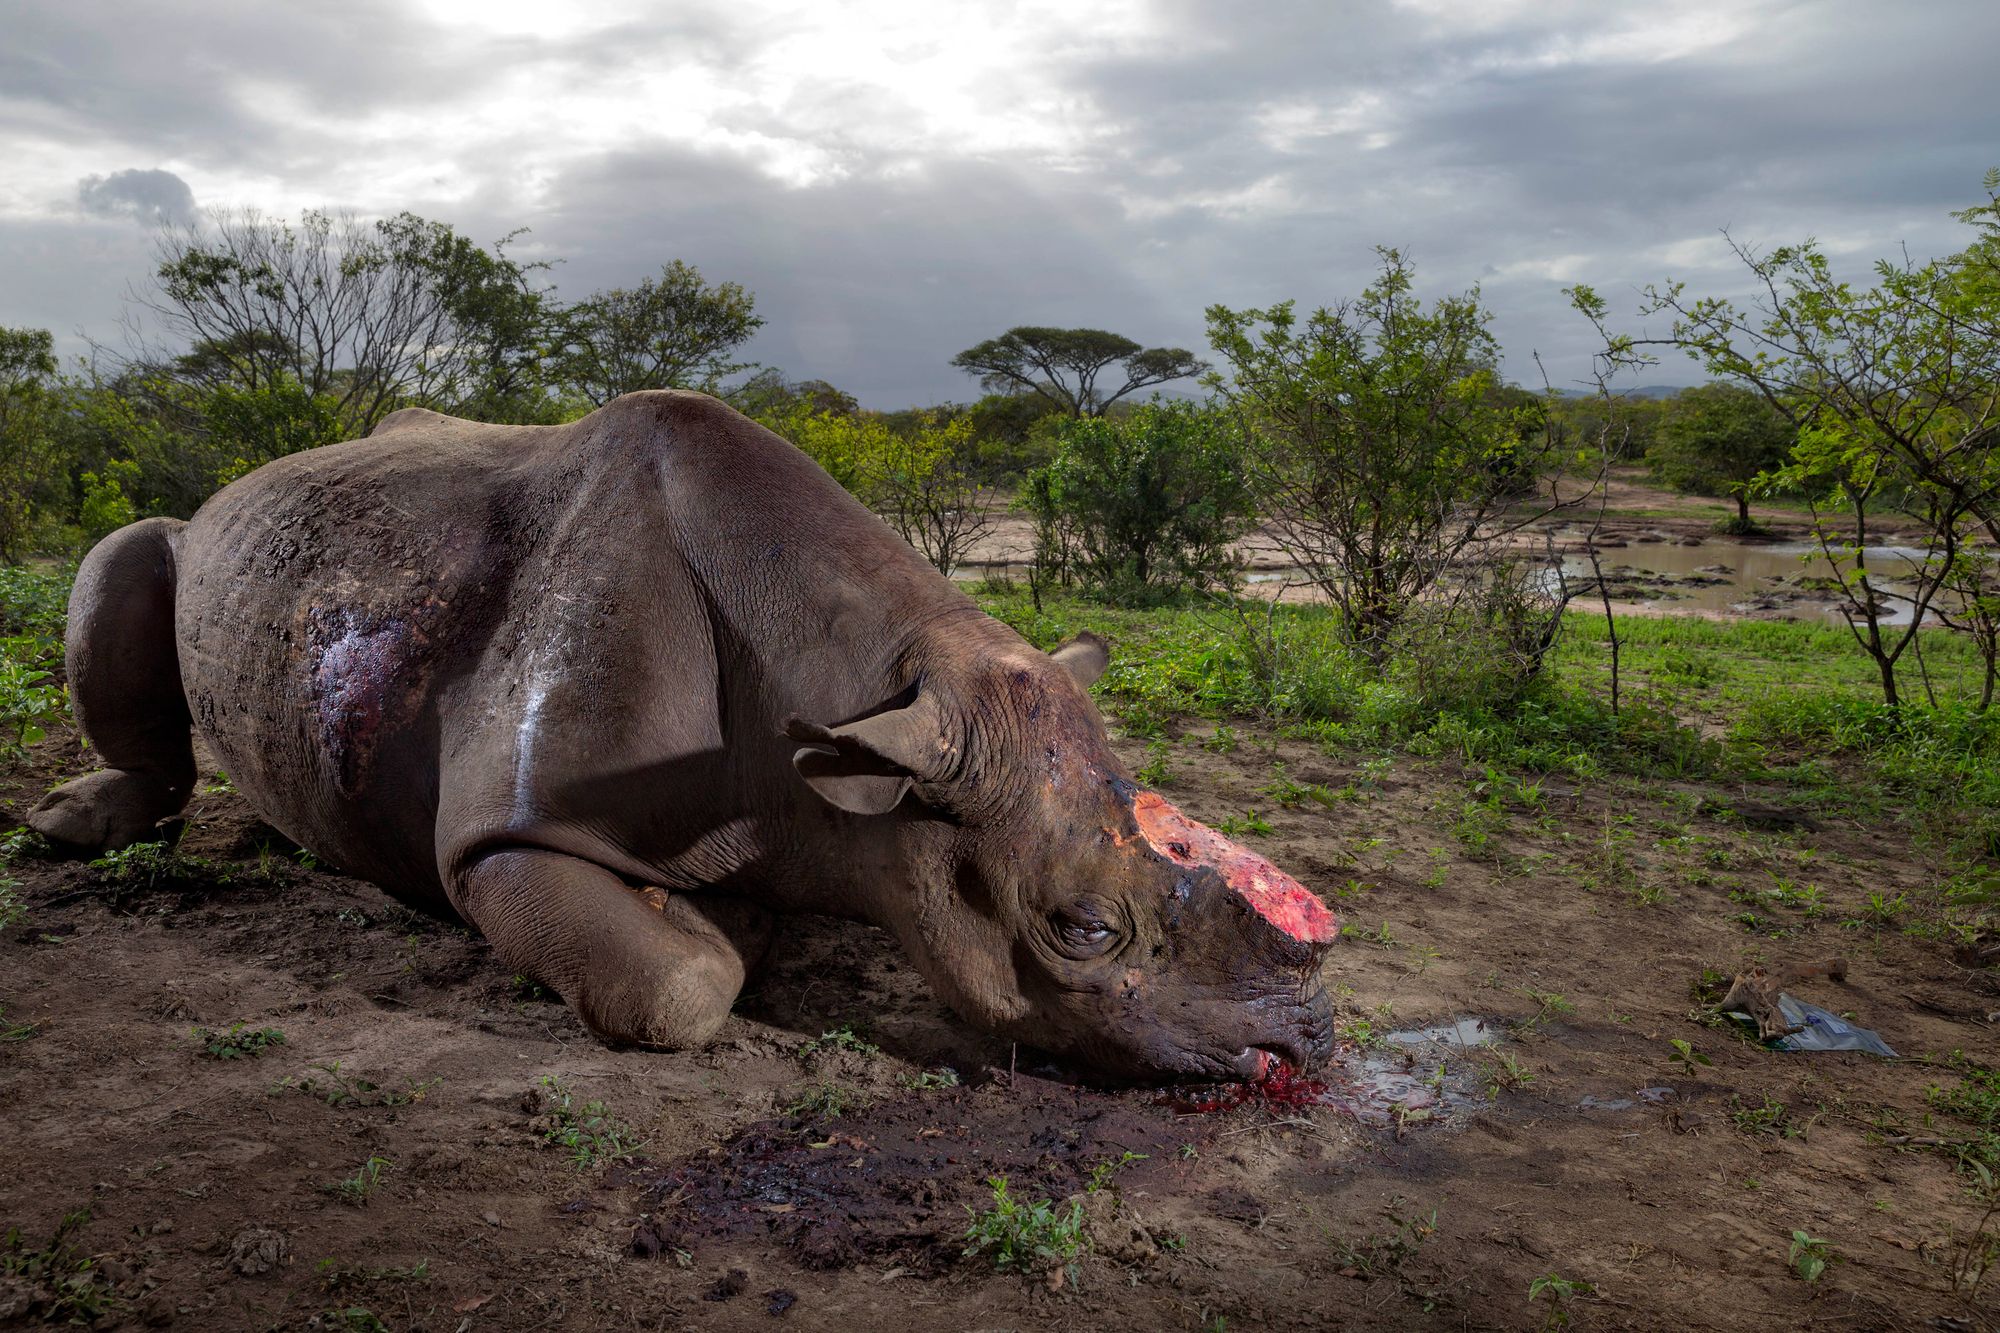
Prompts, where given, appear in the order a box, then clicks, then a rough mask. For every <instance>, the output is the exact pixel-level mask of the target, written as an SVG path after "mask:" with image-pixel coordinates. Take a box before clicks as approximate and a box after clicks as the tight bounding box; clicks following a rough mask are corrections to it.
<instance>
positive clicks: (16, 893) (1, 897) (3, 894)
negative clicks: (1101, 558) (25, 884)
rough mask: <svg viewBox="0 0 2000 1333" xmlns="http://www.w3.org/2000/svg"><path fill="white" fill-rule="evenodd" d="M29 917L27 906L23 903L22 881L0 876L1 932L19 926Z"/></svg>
mask: <svg viewBox="0 0 2000 1333" xmlns="http://www.w3.org/2000/svg"><path fill="white" fill-rule="evenodd" d="M27 916H28V909H27V906H26V905H25V904H23V903H22V901H21V881H20V880H18V879H9V878H7V876H5V875H0V930H6V929H7V928H9V927H10V926H14V925H17V924H19V923H20V922H22V921H24V920H26V919H27Z"/></svg>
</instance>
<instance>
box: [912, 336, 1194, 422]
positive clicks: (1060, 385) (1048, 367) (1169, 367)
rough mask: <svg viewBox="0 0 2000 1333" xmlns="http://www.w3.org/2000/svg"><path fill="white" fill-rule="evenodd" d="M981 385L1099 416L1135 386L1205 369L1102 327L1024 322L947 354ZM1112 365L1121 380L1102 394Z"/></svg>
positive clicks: (1171, 350) (1187, 357) (1182, 355)
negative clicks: (1120, 372) (1103, 380)
mask: <svg viewBox="0 0 2000 1333" xmlns="http://www.w3.org/2000/svg"><path fill="white" fill-rule="evenodd" d="M951 364H952V365H954V366H956V367H958V368H959V369H960V370H962V371H964V372H965V373H966V374H968V375H976V376H978V377H979V383H980V387H982V388H984V389H986V390H988V391H989V392H994V393H1023V394H1033V395H1035V396H1036V397H1039V398H1041V399H1043V400H1044V401H1046V402H1048V403H1049V404H1051V405H1052V406H1053V407H1055V408H1056V409H1057V410H1058V411H1061V412H1064V413H1066V414H1067V415H1069V416H1073V417H1098V416H1103V415H1104V411H1105V409H1106V408H1108V407H1110V406H1111V405H1112V404H1113V403H1115V402H1117V401H1118V400H1119V399H1120V398H1123V397H1125V396H1126V395H1127V394H1129V393H1133V392H1135V391H1136V390H1139V389H1143V388H1147V387H1148V386H1150V385H1154V384H1165V383H1167V382H1168V381H1170V380H1180V379H1186V378H1188V377H1189V376H1191V375H1199V374H1200V373H1201V372H1202V371H1204V370H1206V369H1208V365H1207V363H1206V362H1204V361H1201V360H1199V359H1197V358H1196V357H1195V355H1194V354H1193V353H1192V352H1189V351H1188V350H1186V349H1185V348H1181V347H1145V348H1142V347H1140V346H1139V344H1138V343H1135V342H1133V341H1132V340H1131V339H1130V338H1126V337H1123V336H1122V335H1120V334H1116V333H1107V332H1106V331H1105V330H1103V329H1051V328H1040V327H1036V326H1030V325H1023V326H1021V327H1020V328H1013V329H1009V330H1007V332H1005V333H1003V334H1001V335H1000V336H999V337H998V338H988V339H987V340H986V341H985V342H983V343H980V344H979V345H978V346H976V347H968V348H966V349H965V350H964V351H963V352H960V353H959V354H958V355H957V356H955V357H953V358H952V359H951ZM1112 366H1118V367H1120V368H1121V369H1122V370H1123V371H1124V373H1125V382H1124V383H1123V384H1122V385H1120V386H1119V388H1118V389H1117V390H1116V391H1115V392H1111V393H1106V392H1105V391H1104V390H1103V389H1102V388H1100V387H1099V385H1098V380H1099V378H1100V377H1101V376H1102V375H1103V374H1104V372H1105V371H1107V370H1109V369H1110V368H1111V367H1112Z"/></svg>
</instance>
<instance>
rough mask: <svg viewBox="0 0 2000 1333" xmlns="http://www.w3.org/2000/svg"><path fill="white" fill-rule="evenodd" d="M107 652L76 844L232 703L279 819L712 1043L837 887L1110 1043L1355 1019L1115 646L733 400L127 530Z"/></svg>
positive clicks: (1251, 1053) (242, 491)
mask: <svg viewBox="0 0 2000 1333" xmlns="http://www.w3.org/2000/svg"><path fill="white" fill-rule="evenodd" d="M68 650H69V676H70V688H71V692H72V697H73V698H74V700H75V705H76V712H77V717H78V719H79V721H80V722H81V723H82V725H83V729H84V732H85V734H86V735H88V736H89V738H90V741H91V743H92V745H93V746H95V747H96V750H97V753H98V754H99V755H101V756H102V757H103V761H104V762H105V763H106V764H107V765H109V767H107V768H105V769H103V770H102V771H99V772H96V773H92V774H90V775H89V776H87V777H83V778H79V779H77V780H76V781H74V782H71V783H68V784H66V785H65V786H63V787H61V788H59V789H58V790H56V791H55V792H53V793H51V794H50V795H49V796H48V797H47V798H46V799H44V800H43V802H42V803H41V804H40V805H39V806H37V807H36V809H35V810H34V811H33V812H32V813H31V814H30V815H29V822H30V823H31V824H32V825H33V826H34V827H35V828H36V829H38V830H39V831H40V832H41V833H43V834H44V835H45V836H47V837H48V838H49V839H50V840H51V841H52V842H55V843H57V844H60V845H66V846H68V847H71V848H76V849H89V850H99V849H105V848H113V847H118V846H122V845H125V844H128V843H131V842H133V841H135V840H139V839H143V838H148V837H152V836H156V835H155V834H154V832H153V829H154V825H155V823H156V822H157V821H159V820H160V819H162V818H164V817H166V816H169V815H171V814H173V813H174V812H176V811H178V810H179V809H180V808H181V806H182V804H183V803H184V802H185V800H186V799H187V796H188V792H189V788H190V787H191V786H192V784H193V780H194V774H195V769H194V759H193V754H192V748H191V745H190V740H189V724H190V721H192V724H193V725H194V726H195V727H197V728H199V729H200V731H201V734H202V736H203V737H204V738H205V739H206V741H207V742H208V744H209V745H210V746H211V747H212V748H213V750H214V752H215V754H216V755H217V756H218V757H219V758H220V760H221V762H222V764H223V765H224V766H225V768H226V769H227V771H228V773H229V776H230V779H231V780H232V781H233V782H234V783H235V786H236V789H237V790H238V791H239V792H241V793H242V794H243V796H244V797H245V799H246V800H248V801H249V802H250V804H251V805H252V806H253V807H255V809H256V810H257V811H258V813H259V814H261V815H262V816H263V817H264V818H265V819H267V820H268V821H269V822H270V823H271V824H272V825H273V826H275V827H276V828H278V829H280V830H282V831H283V832H284V833H285V834H286V835H287V836H289V837H291V838H293V839H294V840H296V841H297V842H298V843H299V844H300V845H301V846H304V847H307V848H310V849H311V850H312V851H313V852H314V853H315V854H316V855H318V856H320V857H322V858H324V859H325V860H327V861H329V862H331V863H332V864H334V865H337V866H340V867H342V868H343V869H345V870H347V871H349V872H351V873H353V874H356V875H359V876H362V877H364V878H366V879H369V880H372V881H374V882H375V883H377V884H379V885H381V886H382V887H383V888H384V889H387V890H389V891H390V892H392V893H395V894H397V895H398V896H400V897H402V898H404V899H406V900H408V901H411V902H413V903H419V904H422V905H426V906H429V907H433V908H438V907H442V906H443V905H445V904H449V905H450V906H451V907H452V908H453V909H455V910H456V911H457V912H458V914H459V915H460V916H462V917H463V918H464V919H465V920H466V921H468V922H470V923H471V924H472V925H474V926H476V927H477V928H478V929H479V930H480V931H482V932H484V934H485V935H486V937H487V939H489V940H490V941H492V944H493V948H494V950H495V952H496V953H498V954H499V956H500V958H501V959H502V960H503V961H504V962H505V963H506V964H507V965H508V966H509V967H512V968H515V969H518V970H519V971H520V972H522V973H524V974H526V975H528V976H530V977H532V978H535V979H537V980H539V981H541V982H543V983H544V984H546V985H548V986H550V987H552V988H553V989H555V990H556V991H558V992H560V993H561V994H562V996H563V997H564V998H565V999H566V1000H567V1001H568V1002H569V1004H570V1005H571V1006H572V1007H573V1008H574V1009H575V1011H576V1013H577V1015H578V1016H579V1017H580V1018H581V1019H582V1020H583V1022H584V1023H585V1024H587V1025H588V1026H589V1027H590V1028H591V1030H592V1031H594V1032H596V1033H598V1034H599V1035H600V1036H602V1037H605V1038H608V1039H612V1040H617V1041H627V1042H636V1043H639V1044H641V1045H645V1046H654V1047H667V1048H673V1047H688V1046H695V1045H699V1044H700V1043H702V1042H704V1041H706V1040H707V1039H708V1038H709V1037H711V1036H712V1035H713V1034H714V1032H715V1031H716V1029H717V1027H719V1026H720V1025H721V1023H722V1022H723V1020H724V1018H725V1017H726V1016H727V1014H728V1012H729V1009H730V1006H731V1005H732V1004H733V1003H734V1001H735V998H736V995H737V992H738V990H739V989H740V988H741V986H742V984H743V980H744V975H745V973H746V971H748V970H749V969H750V968H751V967H753V966H754V965H755V964H756V962H757V960H758V959H759V958H760V957H761V955H762V954H763V952H764V949H765V945H766V943H767V942H768V940H769V938H770V935H771V931H772V918H773V914H774V913H786V912H826V913H834V914H838V915H844V916H850V917H856V918H859V919H861V920H864V921H870V922H874V923H875V924H877V925H880V926H882V927H884V928H886V929H888V930H890V931H892V932H894V933H895V935H896V936H897V938H899V939H900V940H901V941H902V943H903V946H904V948H906V949H907V950H908V951H909V953H910V956H911V958H912V959H914V960H915V962H916V965H917V966H918V968H919V969H920V970H921V971H922V973H923V975H924V976H925V977H926V978H927V979H928V980H929V982H930V984H931V986H932V987H933V988H934V989H935V990H936V991H937V993H938V994H939V995H940V996H942V997H943V998H944V999H945V1000H946V1001H947V1002H948V1003H950V1004H951V1006H952V1007H953V1008H954V1009H956V1010H957V1011H958V1012H959V1013H960V1014H962V1015H963V1016H964V1017H966V1018H967V1019H969V1020H971V1021H972V1022H974V1023H976V1024H978V1025H980V1026H981V1027H984V1028H986V1029H988V1030H990V1031H992V1032H995V1033H998V1034H1001V1035H1003V1036H1007V1037H1012V1038H1015V1039H1017V1040H1020V1041H1023V1042H1027V1043H1030V1044H1032V1045H1035V1046H1038V1047H1041V1048H1044V1049H1049V1050H1054V1051H1057V1052H1061V1053H1064V1054H1067V1055H1069V1056H1071V1057H1073V1058H1075V1059H1076V1060H1078V1061H1080V1062H1081V1063H1083V1064H1084V1065H1085V1066H1087V1067H1090V1068H1093V1069H1099V1070H1105V1071H1110V1072H1115V1073H1122V1074H1126V1075H1157V1074H1177V1075H1191V1076H1221V1077H1229V1076H1257V1075H1259V1074H1261V1073H1263V1072H1264V1071H1265V1069H1266V1068H1267V1067H1268V1064H1269V1061H1270V1059H1271V1058H1272V1057H1273V1056H1277V1057H1282V1058H1284V1059H1286V1060H1290V1061H1293V1062H1296V1063H1300V1064H1304V1063H1306V1062H1309V1061H1310V1060H1312V1059H1314V1058H1315V1057H1318V1056H1320V1055H1323V1054H1324V1053H1325V1052H1326V1050H1327V1048H1328V1045H1329V1042H1330V1040H1331V1036H1332V1031H1331V1026H1332V1025H1331V1023H1330V1021H1329V1013H1328V1004H1327V999H1326V995H1325V990H1324V987H1323V985H1322V982H1321V978H1320V963H1321V960H1322V958H1323V956H1324V954H1325V953H1326V950H1327V948H1328V947H1329V945H1330V944H1331V943H1332V941H1333V938H1334V936H1335V933H1336V931H1337V926H1336V925H1335V922H1334V919H1333V916H1332V914H1331V913H1329V912H1328V911H1327V909H1326V908H1325V907H1324V906H1323V905H1322V904H1321V903H1320V901H1319V900H1318V899H1317V898H1315V897H1314V896H1313V895H1312V894H1310V893H1309V892H1307V891H1306V890H1305V889H1304V888H1303V887H1301V886H1300V885H1298V884H1297V883H1296V882H1294V881H1293V880H1291V879H1289V878H1287V877H1286V876H1284V875H1283V874H1282V873H1280V872H1279V871H1278V870H1276V869H1275V868H1274V867H1273V866H1271V864H1270V863H1269V862H1267V861H1265V860H1264V859H1262V858H1261V857H1258V856H1256V855H1254V854H1252V853H1250V852H1247V851H1245V850H1244V849H1242V848H1241V847H1238V846H1236V845H1235V844H1234V843H1231V842H1230V841H1228V840H1227V839H1225V838H1223V837H1221V836H1220V835H1218V834H1216V833H1214V832H1213V831H1211V830H1209V829H1207V828H1205V827H1203V826H1202V825H1200V824H1197V823H1194V822H1193V821H1191V820H1189V819H1187V818H1186V817H1184V816H1183V815H1181V814H1180V812H1179V811H1177V810H1175V809H1174V808H1173V807H1172V806H1171V805H1169V804H1167V803H1166V802H1165V801H1163V800H1161V799H1160V797H1158V796H1157V795H1155V794H1153V793H1151V792H1147V791H1142V790H1140V789H1139V788H1137V787H1135V786H1134V785H1133V783H1132V782H1131V781H1130V780H1129V779H1128V778H1127V776H1126V773H1125V770H1124V768H1123V766H1122V765H1121V764H1120V763H1119V762H1118V760H1117V759H1116V758H1115V757H1114V756H1113V754H1112V753H1111V750H1110V747H1109V746H1108V744H1107V743H1106V739H1105V733H1104V726H1103V723H1102V722H1101V721H1100V720H1099V718H1098V714H1097V710H1096V708H1095V707H1094V706H1093V705H1092V703H1091V701H1090V698H1089V696H1088V695H1087V694H1086V693H1085V689H1084V687H1085V685H1087V684H1088V683H1089V682H1090V681H1092V680H1094V679H1095V678H1096V677H1097V675H1098V674H1099V673H1100V672H1101V671H1102V670H1103V669H1104V665H1105V649H1104V645H1103V644H1102V643H1101V642H1100V641H1098V640H1096V639H1094V638H1091V637H1088V636H1086V637H1084V638H1082V639H1079V640H1078V641H1076V642H1073V643H1070V644H1068V645H1066V646H1064V647H1063V648H1060V649H1058V650H1057V651H1056V652H1055V653H1054V654H1053V655H1052V656H1051V655H1046V654H1043V653H1041V652H1038V651H1036V650H1035V649H1034V648H1032V647H1031V646H1029V645H1028V644H1027V643H1026V642H1024V641H1023V640H1022V639H1021V638H1020V637H1018V636H1017V635H1016V634H1015V633H1014V632H1013V631H1012V630H1010V629H1008V628H1007V627H1006V626H1005V625H1002V624H1001V623H999V622H998V621H996V620H993V619H992V618H990V617H988V616H986V615H984V614H982V613H981V612H980V610H979V609H978V608H977V607H976V606H974V605H973V603H972V602H971V601H970V600H968V599H967V598H966V597H964V596H963V595H961V594H960V593H959V592H958V591H957V589H955V588H954V587H953V586H952V584H951V583H950V581H949V580H947V579H945V578H943V577H942V576H940V575H939V574H938V573H937V572H936V571H934V570H933V569H932V568H931V567H930V566H929V565H927V564H926V563H925V562H924V561H923V560H922V559H921V558H920V557H919V556H918V555H917V554H916V553H915V552H914V551H912V550H911V549H910V548H909V547H908V546H907V545H905V544H904V543H903V542H902V541H901V540H899V539H898V538H897V537H896V536H895V534H894V533H892V532H890V531H889V529H888V528H886V527H885V526H884V525H883V524H882V523H881V522H880V521H878V520H877V519H876V518H875V517H874V516H873V515H871V514H870V513H869V512H868V511H867V510H866V509H865V508H864V507H862V506H861V505H860V504H859V503H857V502H856V501H855V500H854V499H853V498H852V497H850V496H849V495H848V494H847V492H846V491H844V490H842V489H841V488H840V486H838V485H837V484H835V483H834V482H833V480H832V479H831V478H829V477H828V476H827V475H826V474H825V473H824V472H822V471H820V469H819V468H817V467H816V466H814V465H813V463H812V462H811V461H810V460H809V459H807V458H806V456H805V455H803V454H801V453H799V452H798V451H797V450H796V449H794V448H793V447H792V446H791V445H789V444H787V443H785V442H784V441H783V440H781V439H779V438H778V437H777V436H776V435H773V434H771V433H770V432H768V431H765V430H764V429H762V428H761V427H759V426H757V425H755V424H753V423H752V422H750V421H749V420H748V419H746V418H744V417H742V416H739V415H738V414H737V413H735V412H733V411H731V410H730V409H729V408H727V407H725V406H723V405H722V404H720V403H718V402H716V401H715V400H714V399H712V398H708V397H704V396H702V395H699V394H689V393H667V392H658V393H640V394H632V395H629V396H627V397H624V398H620V399H619V400H617V401H616V402H614V403H612V404H610V405H609V406H607V407H605V408H603V409H601V410H599V411H597V412H594V413H592V414H591V415H590V416H588V417H585V418H584V419H582V420H581V421H578V422H575V423H574V424H572V425H568V426H560V427H530V426H491V425H477V424H474V423H471V422H466V421H458V420H455V419H453V418H450V417H444V416H439V415H437V414H435V413H431V412H425V411H417V410H411V411H403V412H398V413H396V414H395V415H394V416H391V417H389V418H387V419H386V420H384V421H383V422H382V424H381V425H380V426H379V427H377V428H376V430H375V432H374V434H372V435H370V436H369V437H368V438H367V439H364V440H357V441H353V442H351V443H347V444H340V445H333V446H331V447H328V448H323V449H314V450H311V451H310V452H307V453H301V454H295V455H292V456H291V457H288V458H284V459H281V460H279V461H278V462H275V463H271V464H269V465H268V466H266V467H263V468H260V469H259V470H257V471H256V472H254V473H252V474H250V475H249V476H247V477H245V478H243V479H242V480H240V481H237V482H235V483H234V484H232V485H230V486H228V487H227V488H225V489H224V490H223V491H222V492H221V493H220V494H218V495H216V496H215V497H214V498H213V499H211V500H210V501H209V502H208V503H207V504H206V505H204V506H203V507H202V509H201V512H199V513H198V514H196V515H195V516H194V518H193V519H191V520H189V521H188V522H187V523H185V524H183V523H179V522H176V521H172V520H168V519H148V520H146V521H144V522H141V523H135V524H133V525H132V526H130V527H127V528H124V529H122V530H120V531H119V532H116V533H114V534H113V535H112V536H110V537H108V538H106V539H105V540H104V541H103V542H101V543H100V544H99V545H98V546H97V547H96V549H95V550H93V551H92V552H91V553H90V555H89V557H88V558H87V559H86V560H85V561H84V562H83V567H82V569H81V570H80V571H79V572H78V575H77V582H76V590H75V592H74V594H73V595H72V597H71V599H70V624H69V642H68Z"/></svg>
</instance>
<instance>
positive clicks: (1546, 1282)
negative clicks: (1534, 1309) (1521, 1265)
mask: <svg viewBox="0 0 2000 1333" xmlns="http://www.w3.org/2000/svg"><path fill="white" fill-rule="evenodd" d="M1596 1290H1597V1288H1596V1287H1594V1286H1592V1285H1591V1284H1590V1283H1588V1282H1584V1281H1581V1280H1580V1279H1577V1278H1567V1277H1564V1276H1562V1274H1560V1273H1544V1274H1542V1275H1541V1276H1540V1277H1538V1278H1536V1279H1535V1280H1534V1281H1533V1282H1530V1283H1529V1284H1528V1303H1529V1304H1530V1305H1532V1304H1534V1303H1535V1302H1536V1301H1547V1302H1548V1303H1549V1312H1548V1317H1547V1318H1545V1319H1544V1320H1543V1321H1542V1328H1543V1329H1544V1330H1549V1329H1558V1328H1568V1327H1569V1310H1568V1308H1567V1307H1568V1304H1569V1302H1570V1301H1571V1299H1573V1298H1574V1297H1577V1296H1589V1295H1592V1294H1593V1293H1595V1292H1596Z"/></svg>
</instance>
